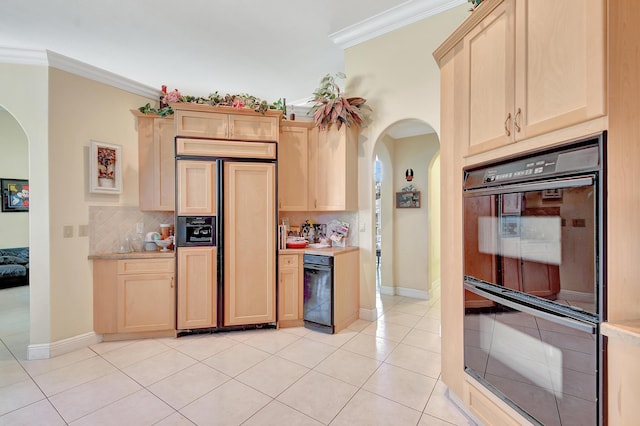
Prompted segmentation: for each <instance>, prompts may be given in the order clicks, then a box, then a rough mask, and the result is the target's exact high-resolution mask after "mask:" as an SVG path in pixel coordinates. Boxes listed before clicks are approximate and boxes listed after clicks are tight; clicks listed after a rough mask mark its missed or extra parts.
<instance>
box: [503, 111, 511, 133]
mask: <svg viewBox="0 0 640 426" xmlns="http://www.w3.org/2000/svg"><path fill="white" fill-rule="evenodd" d="M509 127H511V113H508V114H507V119H506V120H504V134H505V135H507V136H511V130H509Z"/></svg>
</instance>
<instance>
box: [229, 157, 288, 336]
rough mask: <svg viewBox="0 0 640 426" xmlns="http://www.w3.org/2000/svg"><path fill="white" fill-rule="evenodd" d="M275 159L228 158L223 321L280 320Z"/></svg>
mask: <svg viewBox="0 0 640 426" xmlns="http://www.w3.org/2000/svg"><path fill="white" fill-rule="evenodd" d="M275 185H276V165H275V164H274V163H253V162H247V163H243V162H226V163H224V183H223V187H224V188H223V190H224V196H225V203H224V209H223V210H224V307H225V309H224V325H225V326H233V325H247V324H262V323H269V322H274V321H275V319H276V311H275V308H276V285H275V284H276V259H275V256H276V232H275V223H276V217H275V211H276V206H275Z"/></svg>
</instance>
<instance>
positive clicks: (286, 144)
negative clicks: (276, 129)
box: [278, 121, 318, 212]
mask: <svg viewBox="0 0 640 426" xmlns="http://www.w3.org/2000/svg"><path fill="white" fill-rule="evenodd" d="M314 129H315V123H313V122H303V121H291V122H287V123H284V124H283V125H282V126H281V127H280V142H279V143H278V209H280V210H284V211H300V212H303V211H308V210H309V208H308V205H309V204H308V198H309V141H310V139H311V138H312V137H317V133H318V132H317V130H314Z"/></svg>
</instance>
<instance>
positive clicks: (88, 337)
mask: <svg viewBox="0 0 640 426" xmlns="http://www.w3.org/2000/svg"><path fill="white" fill-rule="evenodd" d="M101 341H102V335H101V334H96V333H94V332H93V331H92V332H90V333H85V334H80V335H78V336H73V337H69V338H68V339H63V340H58V341H57V342H53V343H37V344H33V345H29V346H28V347H27V359H28V360H35V359H48V358H53V357H56V356H58V355H62V354H66V353H68V352H72V351H75V350H76V349H80V348H86V347H87V346H91V345H94V344H96V343H100V342H101Z"/></svg>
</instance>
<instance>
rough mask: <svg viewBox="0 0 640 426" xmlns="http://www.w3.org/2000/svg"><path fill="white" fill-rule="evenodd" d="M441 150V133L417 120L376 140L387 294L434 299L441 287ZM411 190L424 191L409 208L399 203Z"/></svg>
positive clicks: (381, 284)
mask: <svg viewBox="0 0 640 426" xmlns="http://www.w3.org/2000/svg"><path fill="white" fill-rule="evenodd" d="M439 152H440V142H439V139H438V137H437V135H436V133H435V131H434V130H433V128H432V127H431V126H430V125H429V124H427V123H425V122H424V121H421V120H417V119H407V120H401V121H398V122H395V123H393V124H392V125H391V126H389V127H388V128H387V129H386V130H385V131H384V132H383V133H382V134H381V136H380V137H379V138H378V140H377V141H376V144H375V146H374V149H373V159H372V161H374V162H376V161H377V162H378V164H377V165H376V164H374V165H373V170H377V172H376V176H374V185H376V188H375V189H374V191H375V192H376V198H377V197H378V196H379V199H376V212H375V223H376V229H375V232H374V236H375V239H376V241H375V244H376V251H377V248H378V246H379V248H380V259H379V261H378V259H377V258H376V262H375V265H376V275H375V276H376V288H377V289H378V291H379V293H380V294H381V295H401V296H407V297H414V298H421V299H429V298H430V296H431V291H432V289H433V288H434V286H436V285H437V283H439V279H440V268H439V264H440V255H439V253H440V232H439V227H440V214H439V211H440V191H439V188H440V167H439V164H440V162H439ZM376 167H377V168H376ZM376 179H379V180H380V181H379V183H376ZM405 192H414V193H416V194H417V193H419V199H418V198H417V195H416V202H415V203H413V204H412V205H410V206H409V207H406V206H403V205H397V197H402V196H404V195H402V194H400V193H405ZM378 194H379V195H378ZM378 268H379V270H378Z"/></svg>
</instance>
